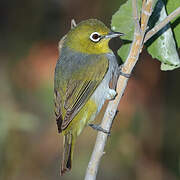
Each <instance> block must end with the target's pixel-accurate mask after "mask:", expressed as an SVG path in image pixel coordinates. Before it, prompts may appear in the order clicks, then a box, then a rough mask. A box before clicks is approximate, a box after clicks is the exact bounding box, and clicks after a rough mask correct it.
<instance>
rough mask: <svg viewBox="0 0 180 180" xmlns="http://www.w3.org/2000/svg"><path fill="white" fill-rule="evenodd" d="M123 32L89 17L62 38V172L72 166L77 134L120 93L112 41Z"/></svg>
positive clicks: (57, 81)
mask: <svg viewBox="0 0 180 180" xmlns="http://www.w3.org/2000/svg"><path fill="white" fill-rule="evenodd" d="M121 35H123V34H122V33H119V32H112V31H110V29H109V28H107V27H106V26H105V25H104V24H103V23H102V22H101V21H99V20H96V19H89V20H86V21H82V22H81V23H79V24H78V25H77V26H75V27H73V28H72V29H71V30H70V31H69V32H68V33H67V35H66V36H65V37H64V38H63V43H62V42H61V49H60V56H59V59H58V61H57V64H56V68H55V77H54V102H55V115H56V121H57V126H58V131H59V133H62V134H63V136H64V145H63V157H62V163H61V175H62V174H64V173H65V172H66V171H68V170H70V169H71V166H72V158H73V151H74V143H75V140H76V137H77V136H78V135H79V134H80V133H81V132H82V130H83V128H84V127H85V126H86V125H88V124H90V123H91V122H92V121H93V120H94V119H95V117H96V115H97V114H98V112H99V111H100V110H101V108H102V106H103V104H104V102H105V100H110V99H113V98H114V97H115V96H116V91H115V87H116V83H117V78H118V76H119V67H118V63H117V60H116V57H115V55H114V54H113V52H112V50H111V49H110V48H109V46H108V43H109V40H110V39H111V38H114V37H118V36H121ZM110 82H111V84H112V87H111V88H110V87H109V86H110ZM99 129H100V128H99Z"/></svg>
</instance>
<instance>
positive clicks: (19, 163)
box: [0, 0, 180, 180]
mask: <svg viewBox="0 0 180 180" xmlns="http://www.w3.org/2000/svg"><path fill="white" fill-rule="evenodd" d="M123 2H124V1H119V0H114V1H113V2H112V1H103V0H96V1H95V0H86V1H83V0H31V1H24V0H16V1H7V0H1V1H0V179H1V180H19V179H26V180H32V179H34V180H52V179H53V180H56V179H62V180H63V179H64V180H69V179H77V180H79V179H83V178H84V174H85V170H86V167H87V164H88V161H89V158H90V155H91V152H92V150H93V146H94V143H95V139H96V135H97V132H96V131H94V130H92V129H91V128H89V127H87V128H86V129H85V130H84V131H83V133H82V134H81V136H79V138H78V140H77V144H76V148H75V154H74V161H73V169H72V171H71V172H70V173H68V174H67V175H65V176H63V177H60V175H59V167H60V160H61V151H62V136H61V135H59V134H58V132H57V127H56V121H55V117H54V112H53V108H54V106H53V78H54V68H55V64H56V61H57V58H58V49H57V46H58V41H59V40H60V38H61V37H62V36H63V35H64V34H66V32H67V31H68V30H69V29H70V21H71V19H72V18H75V20H76V21H77V22H80V21H81V20H84V19H88V18H98V19H100V20H102V21H103V22H104V23H105V24H106V25H107V26H109V27H110V20H111V16H112V15H113V14H114V13H115V12H116V11H117V10H118V8H119V6H120V4H121V3H123ZM179 82H180V70H179V69H178V70H174V71H172V72H161V71H160V63H159V62H158V61H156V60H154V59H152V58H151V56H150V55H148V54H147V53H146V51H143V53H142V55H141V57H140V60H139V62H138V64H137V66H136V67H135V70H134V72H133V75H132V77H131V79H130V80H129V83H128V87H127V89H126V91H125V94H124V96H123V98H122V101H121V103H120V105H119V113H118V114H117V116H116V119H115V121H114V124H113V127H112V131H111V136H110V137H109V140H108V143H107V146H106V148H105V151H106V154H105V155H104V156H103V157H102V161H101V164H100V169H99V172H98V177H97V179H105V180H108V179H113V180H118V179H123V180H144V179H146V180H166V179H167V180H177V179H180V130H179V127H180V111H179V107H180V94H179V92H180V83H179ZM101 116H102V113H101V114H100V116H99V119H100V117H101ZM97 121H98V120H97Z"/></svg>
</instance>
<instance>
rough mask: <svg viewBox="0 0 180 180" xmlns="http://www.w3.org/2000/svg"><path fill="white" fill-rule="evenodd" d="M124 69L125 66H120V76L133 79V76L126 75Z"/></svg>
mask: <svg viewBox="0 0 180 180" xmlns="http://www.w3.org/2000/svg"><path fill="white" fill-rule="evenodd" d="M122 67H123V65H120V66H119V75H120V76H124V77H126V78H130V77H131V74H126V73H124V72H122Z"/></svg>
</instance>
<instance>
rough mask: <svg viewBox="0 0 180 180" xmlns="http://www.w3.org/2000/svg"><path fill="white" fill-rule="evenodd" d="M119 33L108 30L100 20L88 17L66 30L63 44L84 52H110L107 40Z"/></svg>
mask: <svg viewBox="0 0 180 180" xmlns="http://www.w3.org/2000/svg"><path fill="white" fill-rule="evenodd" d="M121 35H123V34H122V33H119V32H112V31H110V29H109V28H107V27H106V26H105V25H104V24H103V23H102V22H101V21H99V20H97V19H89V20H86V21H82V22H81V23H79V24H78V25H77V26H76V27H74V28H73V29H71V30H70V31H69V32H68V34H67V36H66V38H65V41H64V45H63V46H65V47H69V48H70V49H72V50H74V51H77V52H81V53H86V54H104V53H109V52H111V49H110V48H109V45H108V43H109V40H110V39H111V38H113V37H117V36H121Z"/></svg>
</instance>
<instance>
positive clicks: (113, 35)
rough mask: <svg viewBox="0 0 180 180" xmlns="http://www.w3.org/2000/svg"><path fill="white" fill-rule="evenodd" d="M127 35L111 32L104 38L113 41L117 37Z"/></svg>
mask: <svg viewBox="0 0 180 180" xmlns="http://www.w3.org/2000/svg"><path fill="white" fill-rule="evenodd" d="M124 35H125V34H124V33H121V32H113V31H110V32H109V33H108V34H107V35H105V36H104V38H106V39H112V38H115V37H119V36H124Z"/></svg>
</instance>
